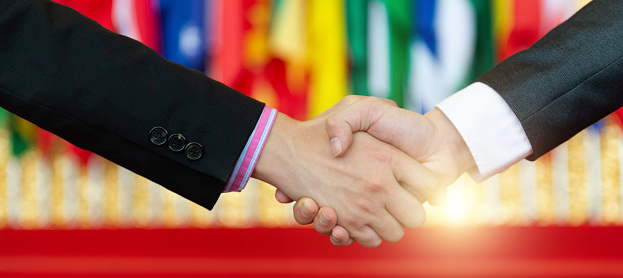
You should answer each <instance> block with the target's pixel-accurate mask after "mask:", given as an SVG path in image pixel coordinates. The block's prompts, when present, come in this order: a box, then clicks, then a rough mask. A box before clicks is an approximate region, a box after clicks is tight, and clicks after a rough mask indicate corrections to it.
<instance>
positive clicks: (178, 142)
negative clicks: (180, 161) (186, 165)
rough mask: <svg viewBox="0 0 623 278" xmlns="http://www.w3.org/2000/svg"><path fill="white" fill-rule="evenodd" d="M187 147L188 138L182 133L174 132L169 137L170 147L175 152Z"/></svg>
mask: <svg viewBox="0 0 623 278" xmlns="http://www.w3.org/2000/svg"><path fill="white" fill-rule="evenodd" d="M184 147H186V138H184V135H182V134H179V133H177V134H173V135H171V137H169V149H171V150H172V151H174V152H181V151H182V150H184Z"/></svg>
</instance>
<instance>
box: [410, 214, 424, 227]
mask: <svg viewBox="0 0 623 278" xmlns="http://www.w3.org/2000/svg"><path fill="white" fill-rule="evenodd" d="M424 222H426V214H425V213H415V214H414V215H413V218H412V219H411V220H410V221H408V222H407V223H405V227H406V228H409V229H417V228H419V227H422V225H424Z"/></svg>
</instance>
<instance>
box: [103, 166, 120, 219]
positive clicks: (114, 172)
mask: <svg viewBox="0 0 623 278" xmlns="http://www.w3.org/2000/svg"><path fill="white" fill-rule="evenodd" d="M117 167H118V166H117V165H116V164H114V163H112V162H110V161H108V160H104V184H105V187H104V226H112V227H117V226H119V225H120V224H121V222H120V220H119V205H118V204H119V169H117Z"/></svg>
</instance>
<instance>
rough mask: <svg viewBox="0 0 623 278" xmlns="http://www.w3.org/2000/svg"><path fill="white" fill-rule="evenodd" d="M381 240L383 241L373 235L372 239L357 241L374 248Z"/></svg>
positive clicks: (366, 246)
mask: <svg viewBox="0 0 623 278" xmlns="http://www.w3.org/2000/svg"><path fill="white" fill-rule="evenodd" d="M382 242H383V240H382V239H380V238H378V237H375V238H372V239H369V240H366V241H363V242H359V243H360V244H361V245H362V246H363V247H365V248H376V247H378V246H379V245H381V243H382Z"/></svg>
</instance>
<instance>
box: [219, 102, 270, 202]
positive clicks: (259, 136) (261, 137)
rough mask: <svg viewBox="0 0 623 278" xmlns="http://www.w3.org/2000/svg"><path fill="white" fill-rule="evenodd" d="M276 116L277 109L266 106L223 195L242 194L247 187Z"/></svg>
mask: <svg viewBox="0 0 623 278" xmlns="http://www.w3.org/2000/svg"><path fill="white" fill-rule="evenodd" d="M276 116H277V109H273V108H271V107H268V106H264V111H262V115H261V116H260V119H259V120H258V121H257V124H256V125H255V129H254V130H253V133H251V137H249V140H248V141H247V145H246V146H245V147H244V150H242V153H241V154H240V157H239V158H238V161H237V162H236V167H234V171H233V172H232V173H231V176H230V177H229V180H228V181H227V184H226V185H225V188H224V189H223V193H225V192H233V191H236V192H240V191H241V190H242V189H244V187H245V186H246V185H247V182H248V181H249V178H250V177H251V173H253V169H254V168H255V164H256V163H257V159H258V158H259V157H260V153H262V148H263V147H264V143H266V138H268V134H269V133H270V129H271V128H272V127H273V123H274V122H275V117H276Z"/></svg>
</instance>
